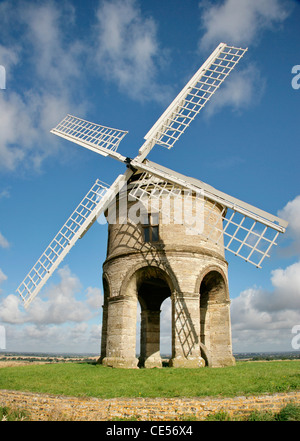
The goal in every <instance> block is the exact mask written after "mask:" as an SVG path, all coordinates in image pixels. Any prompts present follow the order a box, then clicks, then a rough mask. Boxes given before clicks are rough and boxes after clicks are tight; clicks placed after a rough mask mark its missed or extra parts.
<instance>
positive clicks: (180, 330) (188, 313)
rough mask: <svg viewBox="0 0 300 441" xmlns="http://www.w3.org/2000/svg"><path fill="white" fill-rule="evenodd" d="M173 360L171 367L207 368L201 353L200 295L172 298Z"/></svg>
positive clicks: (181, 294) (190, 294) (175, 294)
mask: <svg viewBox="0 0 300 441" xmlns="http://www.w3.org/2000/svg"><path fill="white" fill-rule="evenodd" d="M172 303H173V305H172V311H173V312H172V316H173V317H172V320H173V323H172V359H171V360H170V366H172V367H185V368H199V367H202V366H205V361H204V359H203V358H202V357H201V352H200V310H199V294H197V293H196V294H195V293H178V292H177V293H174V294H173V296H172Z"/></svg>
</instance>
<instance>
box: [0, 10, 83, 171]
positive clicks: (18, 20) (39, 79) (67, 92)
mask: <svg viewBox="0 0 300 441" xmlns="http://www.w3.org/2000/svg"><path fill="white" fill-rule="evenodd" d="M1 12H2V13H3V12H4V16H5V19H3V22H2V27H1V29H0V33H1V34H3V35H4V36H5V38H6V41H7V44H6V48H5V49H3V47H2V46H0V56H1V55H2V56H3V59H4V60H5V63H6V65H7V66H8V68H9V74H8V72H7V88H6V90H5V91H4V93H2V94H1V96H0V164H1V168H2V169H8V170H15V169H16V168H17V167H18V166H20V165H21V164H22V168H23V169H24V168H26V167H28V166H30V167H32V166H33V168H34V169H35V170H39V168H40V166H41V164H42V162H43V160H44V159H45V158H46V157H47V156H49V155H52V154H55V153H57V148H55V143H56V141H55V139H54V137H53V136H52V135H49V130H50V129H51V128H52V127H53V126H54V125H56V124H57V122H59V120H60V119H61V118H62V117H63V116H65V114H66V113H69V112H70V109H71V108H74V107H75V106H76V109H77V111H78V112H79V113H80V112H81V111H83V109H84V108H85V103H84V100H80V102H79V103H78V101H79V99H78V98H79V96H80V88H79V87H78V84H79V83H80V81H81V76H82V72H81V70H80V66H81V57H82V55H83V53H84V48H83V46H82V45H81V44H80V43H78V42H77V41H76V40H75V41H74V40H72V39H68V38H67V35H68V33H67V30H68V27H69V26H72V25H73V18H72V17H73V15H72V7H71V6H68V5H67V4H63V5H60V6H59V7H57V4H55V3H52V2H46V3H44V4H39V5H37V4H35V5H33V4H24V2H15V3H14V5H12V4H11V3H10V2H3V3H2V4H1V5H0V15H1ZM11 23H14V26H15V28H16V29H18V33H19V35H20V38H18V41H17V42H14V40H13V34H11V32H10V30H11ZM17 78H19V80H18V81H17ZM74 90H75V91H76V93H74ZM50 136H51V138H50ZM50 139H51V141H49V140H50ZM41 140H42V141H41ZM49 142H51V149H50V148H49Z"/></svg>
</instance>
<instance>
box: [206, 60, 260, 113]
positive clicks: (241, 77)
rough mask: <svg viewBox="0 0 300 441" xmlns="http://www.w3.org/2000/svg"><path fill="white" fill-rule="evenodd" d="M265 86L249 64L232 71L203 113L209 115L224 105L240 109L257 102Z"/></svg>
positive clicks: (235, 109)
mask: <svg viewBox="0 0 300 441" xmlns="http://www.w3.org/2000/svg"><path fill="white" fill-rule="evenodd" d="M264 88H265V81H264V79H262V77H261V75H260V72H259V70H258V69H257V68H256V67H255V66H254V65H249V66H247V67H246V68H244V69H241V70H240V71H239V72H237V71H233V72H232V73H231V74H230V76H229V78H227V79H226V81H225V82H224V84H222V86H221V87H220V89H219V90H218V93H216V94H215V95H214V96H213V97H212V99H211V101H210V103H209V106H208V107H207V108H206V111H205V114H206V115H207V116H211V115H213V114H215V113H216V112H218V111H219V110H220V109H222V108H223V107H225V106H230V107H231V108H232V110H233V111H240V110H242V109H245V108H248V107H249V106H251V105H253V104H254V103H257V102H259V100H260V98H261V96H262V94H263V91H264Z"/></svg>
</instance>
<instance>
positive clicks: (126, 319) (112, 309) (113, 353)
mask: <svg viewBox="0 0 300 441" xmlns="http://www.w3.org/2000/svg"><path fill="white" fill-rule="evenodd" d="M136 310H137V300H136V299H134V298H131V297H128V296H115V297H111V298H109V299H108V317H107V339H106V357H105V358H104V359H103V361H102V363H103V364H104V365H105V366H111V367H119V368H137V364H138V359H137V358H136V347H135V346H136Z"/></svg>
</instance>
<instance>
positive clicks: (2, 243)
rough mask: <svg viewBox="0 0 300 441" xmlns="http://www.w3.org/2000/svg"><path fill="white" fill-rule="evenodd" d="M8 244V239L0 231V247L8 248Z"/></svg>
mask: <svg viewBox="0 0 300 441" xmlns="http://www.w3.org/2000/svg"><path fill="white" fill-rule="evenodd" d="M9 246H10V245H9V242H8V240H7V239H6V238H5V237H4V236H3V234H2V233H1V232H0V248H9Z"/></svg>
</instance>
